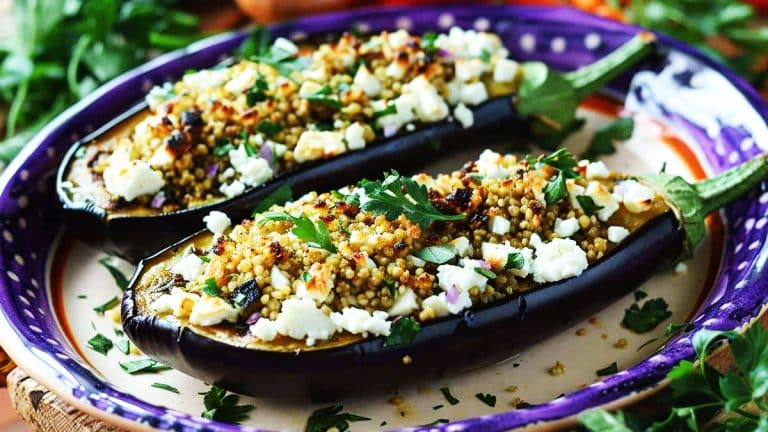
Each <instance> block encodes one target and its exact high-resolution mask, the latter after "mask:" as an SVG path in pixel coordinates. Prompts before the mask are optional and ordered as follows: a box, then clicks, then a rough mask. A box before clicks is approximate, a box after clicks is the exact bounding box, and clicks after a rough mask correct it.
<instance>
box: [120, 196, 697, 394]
mask: <svg viewBox="0 0 768 432" xmlns="http://www.w3.org/2000/svg"><path fill="white" fill-rule="evenodd" d="M193 238H194V236H192V237H190V238H188V239H185V240H183V241H182V242H180V243H178V244H176V245H173V246H171V247H170V248H168V249H166V250H164V251H161V252H159V253H158V254H156V255H155V257H152V258H148V259H146V260H144V261H142V263H140V264H139V267H138V269H137V271H136V273H135V274H134V276H133V279H132V281H131V284H130V286H129V287H128V289H127V290H126V292H125V296H124V298H123V302H122V321H123V328H124V330H125V332H126V334H127V335H128V337H129V338H130V339H131V340H132V341H133V343H134V344H135V345H136V346H137V347H138V348H139V349H140V350H141V351H142V352H144V353H145V354H147V355H149V356H151V357H153V358H156V359H157V360H160V361H162V362H164V363H166V364H168V365H170V366H172V367H174V368H176V369H178V370H180V371H182V372H184V373H186V374H189V375H191V376H193V377H196V378H198V379H201V380H203V381H205V382H207V383H213V384H216V385H219V386H222V387H224V388H226V389H228V390H231V391H235V392H238V393H243V394H250V395H255V396H259V397H264V398H270V399H278V400H306V399H310V400H313V401H326V400H334V399H338V398H340V397H343V396H348V395H351V394H355V393H365V392H371V391H380V390H386V389H392V388H393V386H396V385H397V384H398V383H411V382H414V381H418V380H423V379H433V378H439V377H443V376H446V375H450V374H453V373H456V372H461V371H464V370H469V369H472V368H476V367H481V366H485V365H489V364H493V363H495V362H498V361H501V360H504V359H506V358H508V357H509V356H510V355H512V354H514V353H516V352H519V350H520V349H522V348H524V347H525V346H526V345H527V344H529V343H531V342H536V341H539V340H541V338H542V337H545V335H546V334H547V332H548V331H553V330H554V329H556V328H557V327H559V326H561V325H562V324H565V321H566V319H567V318H566V317H570V318H572V319H576V318H577V316H576V315H577V314H578V313H579V312H581V313H582V314H584V313H588V312H589V311H593V310H596V309H597V308H598V307H599V306H601V305H604V304H605V302H606V301H609V300H611V299H615V298H617V297H619V296H621V295H623V294H626V293H627V292H629V291H630V290H631V289H633V288H634V287H636V286H637V285H638V284H640V283H641V282H643V281H644V280H646V279H647V278H648V277H649V276H650V275H651V274H652V273H653V272H654V271H655V270H657V269H659V268H660V267H663V266H665V265H669V264H671V263H672V261H673V260H674V259H675V258H676V257H677V256H678V254H679V253H680V251H681V250H682V247H683V243H684V232H683V230H682V229H681V227H680V223H679V222H678V220H677V219H676V217H675V216H674V214H673V213H672V212H671V211H670V212H666V213H663V214H662V215H659V216H657V217H655V218H653V219H651V220H650V221H648V222H647V223H646V224H645V225H644V226H643V227H641V228H640V229H638V230H637V231H636V232H635V233H633V234H632V235H631V236H630V237H629V238H628V239H627V240H625V241H624V242H622V243H621V244H620V245H619V246H618V247H616V249H614V250H613V251H612V252H611V253H610V254H608V255H607V256H606V257H604V258H603V259H602V260H601V261H599V262H598V263H597V264H595V265H594V266H592V267H590V268H588V269H587V270H585V271H584V272H583V273H582V274H581V275H580V276H578V277H574V278H570V279H566V280H563V281H559V282H555V283H551V284H548V285H545V286H542V287H540V288H539V289H537V290H535V291H531V292H528V293H524V294H522V295H519V296H517V297H513V298H509V299H505V300H503V301H500V302H496V303H493V304H489V305H486V306H483V307H479V308H473V309H470V310H469V311H467V312H465V313H464V314H462V315H457V316H451V317H445V318H442V319H439V320H435V321H430V322H427V323H424V324H423V326H422V330H421V331H420V332H419V333H418V334H417V335H416V337H415V338H414V340H413V341H412V342H411V343H410V344H409V345H404V346H392V347H385V346H384V338H383V337H377V338H370V339H364V340H361V341H358V342H353V343H350V344H347V345H342V346H338V347H333V348H327V349H315V350H311V351H296V352H278V351H264V350H255V349H248V348H243V347H237V346H234V345H229V344H226V343H224V342H219V341H217V340H214V339H211V338H208V337H206V336H203V335H201V334H199V333H196V332H195V331H193V330H192V329H190V328H188V327H181V326H180V325H179V323H178V322H171V321H169V320H166V319H163V318H159V317H157V316H156V315H141V314H140V313H139V310H138V307H137V306H138V305H137V301H136V298H137V295H139V293H138V292H136V291H135V290H136V287H137V286H138V281H139V280H140V278H141V275H142V272H143V270H144V268H145V267H146V266H148V265H149V263H150V262H152V260H153V259H155V258H156V257H161V256H163V255H165V254H168V253H169V252H170V251H173V250H179V249H180V248H183V247H184V245H185V244H186V243H187V242H189V241H190V240H191V239H193ZM405 356H409V357H410V358H411V361H410V362H409V363H408V364H406V363H405V362H404V361H403V358H404V357H405Z"/></svg>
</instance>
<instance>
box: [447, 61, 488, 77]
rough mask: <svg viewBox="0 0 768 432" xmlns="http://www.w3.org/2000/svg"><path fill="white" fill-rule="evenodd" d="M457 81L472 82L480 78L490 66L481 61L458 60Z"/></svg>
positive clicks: (456, 65) (456, 66)
mask: <svg viewBox="0 0 768 432" xmlns="http://www.w3.org/2000/svg"><path fill="white" fill-rule="evenodd" d="M455 68H456V79H458V80H459V81H464V82H466V81H470V80H472V79H473V78H480V76H481V75H482V74H483V72H485V71H487V70H488V64H487V63H485V62H484V61H482V60H480V59H476V58H475V59H462V58H459V59H456V63H455Z"/></svg>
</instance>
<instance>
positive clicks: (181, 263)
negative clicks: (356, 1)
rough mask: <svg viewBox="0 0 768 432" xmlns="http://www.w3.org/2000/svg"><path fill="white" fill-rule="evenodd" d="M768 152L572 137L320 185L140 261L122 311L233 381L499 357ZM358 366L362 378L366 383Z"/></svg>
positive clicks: (685, 247) (658, 241) (622, 271)
mask: <svg viewBox="0 0 768 432" xmlns="http://www.w3.org/2000/svg"><path fill="white" fill-rule="evenodd" d="M766 172H768V167H767V165H766V163H765V159H764V158H762V157H761V158H759V159H756V160H754V161H751V162H749V163H747V164H745V165H744V166H742V167H739V168H737V169H736V170H734V171H732V172H728V173H726V174H724V175H722V176H720V177H717V178H714V179H710V180H706V181H704V182H701V183H698V184H696V185H691V184H688V183H687V182H685V181H684V180H683V179H681V178H680V177H676V176H670V175H666V174H657V175H653V176H645V177H627V176H624V175H620V174H617V173H612V172H610V171H608V170H607V168H606V167H605V165H604V164H603V163H601V162H593V163H589V162H587V161H584V162H581V163H576V162H575V161H574V160H573V158H572V157H571V156H570V155H569V154H568V153H567V152H565V151H562V150H560V151H558V152H555V153H553V154H551V155H548V156H542V157H539V158H536V159H535V158H530V157H529V158H526V159H522V160H518V159H516V158H515V157H514V156H511V155H501V154H498V153H494V152H492V151H488V150H486V151H485V152H483V153H482V154H481V156H480V158H479V159H478V160H476V161H473V162H470V163H468V164H466V165H465V166H464V167H463V168H462V169H461V170H459V171H456V172H453V173H451V174H445V175H438V176H436V177H431V176H428V175H426V174H420V175H416V176H414V177H405V176H401V175H399V174H398V173H396V172H390V173H388V174H387V175H386V176H385V178H384V179H383V180H380V181H361V182H360V183H358V184H357V185H355V186H349V187H345V188H342V189H339V190H334V191H332V192H329V193H321V194H318V193H315V192H311V193H308V194H306V195H304V196H303V197H301V198H299V199H298V200H296V201H293V202H288V203H286V204H284V205H273V206H272V207H271V208H269V209H268V210H266V211H264V212H261V213H258V214H255V215H254V217H253V219H248V220H245V221H243V222H242V223H240V224H238V225H235V226H230V222H229V219H228V218H227V216H226V215H224V214H221V213H217V212H214V213H212V214H210V215H209V216H208V217H207V219H206V222H207V225H208V230H206V231H205V232H201V233H198V234H197V235H195V236H192V237H191V238H188V239H186V240H184V241H182V242H180V243H179V244H176V245H174V246H173V247H171V248H169V249H167V250H165V251H163V252H160V253H159V254H157V255H156V256H154V257H152V258H149V259H147V260H145V261H144V262H142V264H141V265H140V267H139V269H138V270H137V273H136V275H135V276H134V278H133V280H132V282H131V285H130V287H129V289H128V290H127V291H126V294H125V297H124V301H123V305H122V319H123V326H124V329H125V331H126V333H127V334H128V335H129V337H130V338H131V339H132V340H133V341H134V343H135V344H136V346H137V347H138V348H139V349H141V350H142V351H143V352H145V353H146V354H148V355H150V356H153V357H156V358H157V359H159V360H161V361H163V362H166V363H168V364H169V365H172V366H173V367H175V368H177V369H179V370H181V371H183V372H186V373H188V374H190V375H193V376H195V377H198V378H200V379H203V380H205V381H206V382H213V383H217V384H219V385H222V386H224V387H226V388H229V389H231V390H234V391H237V392H241V393H246V394H253V395H259V396H263V397H273V398H300V397H307V396H308V397H311V398H315V399H317V398H335V397H338V396H339V395H342V394H346V393H350V392H359V391H365V390H370V389H373V388H381V387H386V386H392V385H394V384H396V383H397V382H401V381H409V380H413V379H418V378H424V377H434V376H439V375H441V374H444V373H445V372H446V371H447V370H456V369H461V368H463V367H470V366H476V365H478V364H488V363H489V362H493V361H497V360H499V359H502V358H504V357H505V356H506V355H509V354H510V353H511V352H513V351H514V350H516V349H519V347H520V341H521V340H523V339H524V335H526V334H528V335H531V334H535V335H541V334H542V332H543V331H544V330H545V329H546V328H547V327H552V326H553V325H557V322H558V321H559V320H557V319H552V317H553V316H556V315H558V314H563V313H564V312H565V311H568V310H571V309H572V308H573V307H575V306H577V305H583V304H588V303H590V302H594V301H596V300H598V299H600V300H605V299H606V298H612V297H615V296H618V295H621V294H623V293H626V292H627V291H628V290H630V289H631V288H632V287H634V286H635V285H636V284H637V283H639V282H641V281H642V280H644V279H645V278H646V277H648V276H649V275H650V274H651V272H652V271H653V269H655V268H658V267H659V266H661V265H663V264H664V263H668V262H670V261H672V260H675V259H677V258H679V257H680V256H681V255H680V253H681V252H683V253H685V252H689V251H691V250H692V248H693V247H695V245H696V244H697V243H698V242H699V241H700V240H701V238H702V236H703V233H704V222H703V221H704V215H706V214H707V213H709V212H711V211H713V210H715V209H717V208H718V207H719V206H722V205H723V204H725V203H726V202H728V201H729V200H731V199H733V198H735V197H736V196H738V195H740V194H741V193H742V192H744V191H746V190H747V189H749V188H751V187H753V186H754V185H756V184H757V183H758V182H759V181H760V180H761V179H762V178H764V177H765V175H766ZM361 383H365V384H364V385H362V384H361Z"/></svg>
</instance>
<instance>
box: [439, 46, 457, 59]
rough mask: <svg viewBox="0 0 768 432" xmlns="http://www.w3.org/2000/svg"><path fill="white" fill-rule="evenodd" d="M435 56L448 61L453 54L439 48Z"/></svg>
mask: <svg viewBox="0 0 768 432" xmlns="http://www.w3.org/2000/svg"><path fill="white" fill-rule="evenodd" d="M437 56H438V57H440V58H443V59H449V58H451V57H453V53H452V52H450V51H448V50H447V49H444V48H440V49H438V50H437Z"/></svg>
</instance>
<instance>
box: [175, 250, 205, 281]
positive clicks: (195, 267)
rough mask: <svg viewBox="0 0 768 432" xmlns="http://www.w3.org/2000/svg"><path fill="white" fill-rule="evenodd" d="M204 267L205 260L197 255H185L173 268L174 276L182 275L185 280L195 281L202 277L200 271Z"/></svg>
mask: <svg viewBox="0 0 768 432" xmlns="http://www.w3.org/2000/svg"><path fill="white" fill-rule="evenodd" d="M202 267H203V260H201V259H200V258H199V257H198V256H197V255H195V254H193V253H190V254H188V255H185V256H184V258H182V259H180V260H179V261H178V262H177V263H176V264H174V266H173V267H172V268H171V271H172V272H173V273H174V274H177V275H181V277H183V278H184V280H187V281H191V280H195V279H196V278H197V277H198V276H199V275H200V270H202Z"/></svg>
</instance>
